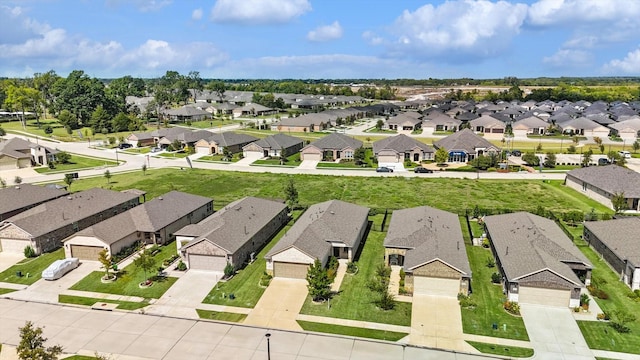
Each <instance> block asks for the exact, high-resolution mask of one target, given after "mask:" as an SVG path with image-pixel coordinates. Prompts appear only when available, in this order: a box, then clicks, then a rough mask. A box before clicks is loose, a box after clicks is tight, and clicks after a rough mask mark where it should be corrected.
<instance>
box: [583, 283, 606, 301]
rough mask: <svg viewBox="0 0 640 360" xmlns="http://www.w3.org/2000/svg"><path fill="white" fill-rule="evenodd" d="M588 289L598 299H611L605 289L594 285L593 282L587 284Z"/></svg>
mask: <svg viewBox="0 0 640 360" xmlns="http://www.w3.org/2000/svg"><path fill="white" fill-rule="evenodd" d="M587 290H589V293H590V294H591V295H592V296H594V297H597V298H598V299H601V300H607V299H609V294H607V293H606V292H605V291H604V290H602V289H600V288H598V287H596V285H594V284H593V283H592V284H591V285H589V286H587Z"/></svg>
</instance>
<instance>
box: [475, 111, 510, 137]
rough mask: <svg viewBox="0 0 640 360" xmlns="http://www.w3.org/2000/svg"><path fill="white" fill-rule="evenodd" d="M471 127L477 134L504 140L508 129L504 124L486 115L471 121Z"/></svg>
mask: <svg viewBox="0 0 640 360" xmlns="http://www.w3.org/2000/svg"><path fill="white" fill-rule="evenodd" d="M469 125H470V126H471V130H473V131H475V132H476V133H478V134H484V136H485V137H487V138H494V139H495V138H497V139H501V138H503V137H504V134H505V132H506V129H507V126H506V125H505V123H504V122H502V121H500V120H498V119H496V118H494V117H493V116H489V115H486V114H485V115H482V116H480V117H479V118H477V119H474V120H471V121H469Z"/></svg>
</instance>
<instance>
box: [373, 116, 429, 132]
mask: <svg viewBox="0 0 640 360" xmlns="http://www.w3.org/2000/svg"><path fill="white" fill-rule="evenodd" d="M412 113H413V114H418V116H415V115H412ZM382 128H383V129H387V130H405V131H414V130H418V129H421V128H422V115H420V113H418V112H402V113H399V114H398V115H396V116H391V117H389V119H387V121H385V122H384V125H383V126H382Z"/></svg>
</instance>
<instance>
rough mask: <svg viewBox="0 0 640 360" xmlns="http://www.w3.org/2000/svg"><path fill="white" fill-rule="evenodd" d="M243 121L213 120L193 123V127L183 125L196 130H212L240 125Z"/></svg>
mask: <svg viewBox="0 0 640 360" xmlns="http://www.w3.org/2000/svg"><path fill="white" fill-rule="evenodd" d="M241 122H243V121H241V120H222V119H212V120H202V121H192V122H191V125H187V124H181V125H184V126H188V127H192V128H196V129H212V128H219V127H221V126H229V125H233V124H239V123H241Z"/></svg>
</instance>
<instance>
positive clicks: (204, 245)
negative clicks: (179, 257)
mask: <svg viewBox="0 0 640 360" xmlns="http://www.w3.org/2000/svg"><path fill="white" fill-rule="evenodd" d="M182 249H183V251H185V252H187V253H188V254H198V255H213V256H226V255H227V251H226V250H224V249H222V248H221V247H219V246H217V245H215V244H214V243H212V242H211V241H209V240H207V239H201V240H197V242H195V243H193V244H189V245H186V246H183V248H182Z"/></svg>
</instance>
